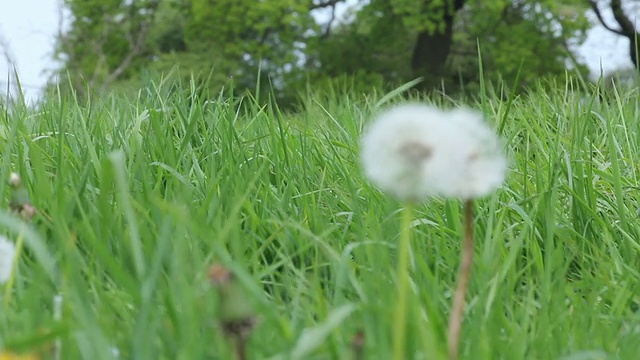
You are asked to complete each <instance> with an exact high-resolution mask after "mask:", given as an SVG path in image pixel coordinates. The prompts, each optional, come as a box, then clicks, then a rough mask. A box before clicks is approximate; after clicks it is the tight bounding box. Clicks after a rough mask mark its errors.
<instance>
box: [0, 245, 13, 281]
mask: <svg viewBox="0 0 640 360" xmlns="http://www.w3.org/2000/svg"><path fill="white" fill-rule="evenodd" d="M15 256H16V247H15V245H14V244H13V243H12V242H11V241H9V239H7V238H6V237H4V236H2V235H0V284H4V283H6V282H7V281H9V279H10V278H11V273H12V272H13V261H14V258H15Z"/></svg>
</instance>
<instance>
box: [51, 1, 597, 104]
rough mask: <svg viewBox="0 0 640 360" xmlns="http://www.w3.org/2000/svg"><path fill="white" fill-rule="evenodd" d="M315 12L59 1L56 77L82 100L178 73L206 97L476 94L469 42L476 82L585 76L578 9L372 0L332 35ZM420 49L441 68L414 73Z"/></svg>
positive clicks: (226, 4)
mask: <svg viewBox="0 0 640 360" xmlns="http://www.w3.org/2000/svg"><path fill="white" fill-rule="evenodd" d="M317 3H318V2H308V1H307V2H305V1H298V0H268V1H267V0H261V1H253V0H252V1H250V0H215V1H214V0H157V1H156V0H145V1H134V2H130V1H124V0H110V1H107V2H96V1H79V0H68V1H67V3H66V4H67V6H68V7H69V10H70V11H71V12H72V14H73V15H74V16H73V21H72V23H71V27H70V30H69V32H68V33H67V34H66V35H65V36H64V37H62V38H61V39H59V43H58V57H59V58H60V59H62V60H63V63H64V64H65V68H64V69H63V70H62V74H63V75H65V74H67V73H68V74H69V76H70V79H65V77H64V76H63V80H64V81H62V84H63V85H65V84H67V83H68V84H70V86H71V88H73V89H74V90H76V91H79V92H80V95H82V92H83V89H86V88H89V91H92V90H93V89H98V90H100V89H102V90H104V89H107V88H109V89H117V90H120V89H124V88H126V87H130V88H132V89H135V88H137V87H139V85H140V83H141V81H142V82H144V78H145V77H146V76H147V74H160V75H161V76H163V75H166V74H168V73H176V74H177V75H176V76H178V77H180V78H183V79H187V78H191V77H195V78H196V79H197V81H198V82H199V83H200V84H203V86H206V87H210V90H211V92H212V93H216V92H217V91H219V90H220V89H221V88H222V87H224V86H225V85H227V84H229V83H231V82H233V83H234V84H235V87H236V88H237V89H243V90H244V89H249V90H251V91H253V92H255V93H258V92H259V93H263V94H264V93H267V92H270V91H272V92H273V93H274V94H275V96H276V97H277V98H278V99H279V100H283V99H292V98H293V97H295V96H296V94H298V93H299V92H300V91H301V90H303V89H304V88H305V87H306V86H307V85H310V86H323V85H322V84H323V83H325V82H327V81H329V82H331V81H334V80H336V81H338V82H340V81H342V80H340V79H341V78H344V77H345V76H347V77H352V78H353V79H352V80H351V81H352V82H353V83H354V84H359V85H357V86H356V87H358V88H359V87H366V86H367V84H368V83H380V82H382V83H383V84H385V85H386V86H389V85H391V86H393V85H398V84H401V83H404V82H407V81H410V80H413V79H414V78H416V77H419V76H420V77H423V78H425V79H426V78H428V79H427V80H429V81H427V82H429V83H431V82H432V81H431V80H433V81H435V83H437V84H438V85H443V86H444V87H445V88H446V89H447V91H448V92H452V93H453V92H455V91H456V89H458V88H465V89H477V88H478V84H479V83H480V75H479V72H478V69H479V64H478V52H477V49H478V44H479V45H480V48H481V50H482V60H483V66H484V69H485V74H486V75H487V76H486V77H485V79H484V80H485V81H498V79H502V80H505V81H507V82H511V83H512V82H515V80H516V78H518V79H519V82H521V83H522V84H523V86H522V87H523V88H526V87H527V85H528V84H532V83H533V82H534V80H536V79H539V78H541V77H544V76H564V72H565V70H566V67H567V64H570V66H571V68H572V70H571V71H575V72H577V73H584V72H585V68H584V66H583V65H581V64H579V63H577V62H576V61H575V59H573V57H572V56H571V52H570V49H571V48H573V47H574V46H575V45H577V44H579V43H580V42H581V41H582V40H583V38H584V31H585V30H586V29H587V28H588V26H589V24H588V22H587V21H586V19H585V17H584V12H585V10H586V6H587V4H586V3H585V2H584V1H583V0H569V1H564V2H563V3H562V4H558V3H557V2H556V1H553V0H491V1H480V0H467V1H466V2H464V7H462V8H461V9H460V10H458V11H455V9H457V8H459V7H460V6H461V4H462V3H463V1H454V0H371V1H368V2H361V3H360V4H359V5H360V6H359V7H358V8H357V10H352V12H353V17H352V18H351V19H350V20H349V21H348V22H342V23H341V22H339V21H338V22H336V23H333V24H332V27H331V28H330V29H326V28H327V26H328V24H318V23H317V22H316V21H315V19H314V16H313V14H314V13H313V12H312V10H311V8H312V4H317ZM451 21H453V23H452V24H453V36H452V38H451V39H450V40H447V41H444V42H443V43H441V44H440V45H442V46H441V47H439V48H438V49H436V48H435V46H432V45H429V46H432V47H430V48H425V46H422V47H418V46H417V38H418V35H419V34H425V33H426V34H431V35H435V34H444V33H447V32H448V30H447V29H449V27H448V26H449V25H451ZM321 28H325V30H321ZM138 35H139V38H138V37H137V36H138ZM418 50H422V51H418ZM417 51H418V52H419V53H421V54H423V55H424V54H426V55H427V57H428V54H429V52H431V53H436V52H440V51H441V52H444V55H445V56H444V57H443V65H444V66H426V67H425V69H424V71H419V69H417V68H419V67H420V64H413V60H412V59H414V58H415V56H414V55H415V54H416V52H417ZM434 56H435V55H434ZM439 57H440V55H438V58H439ZM421 61H423V62H424V59H422V60H421ZM114 81H117V82H118V83H117V84H115V85H114V84H113V82H114ZM360 84H361V85H360ZM516 85H518V84H516ZM438 87H439V88H440V86H438ZM287 101H290V100H287Z"/></svg>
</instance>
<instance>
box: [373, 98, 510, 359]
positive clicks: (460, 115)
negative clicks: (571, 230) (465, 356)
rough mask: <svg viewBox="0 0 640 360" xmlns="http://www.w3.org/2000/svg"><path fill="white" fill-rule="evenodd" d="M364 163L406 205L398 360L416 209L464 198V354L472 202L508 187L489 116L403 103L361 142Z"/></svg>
mask: <svg viewBox="0 0 640 360" xmlns="http://www.w3.org/2000/svg"><path fill="white" fill-rule="evenodd" d="M361 151H362V153H361V156H362V164H363V166H364V171H365V175H366V176H367V177H368V178H369V180H371V182H372V183H374V184H375V185H377V186H378V187H379V188H380V189H382V190H383V191H385V192H388V193H390V194H391V195H394V196H395V197H397V198H399V199H400V200H404V201H407V204H406V206H405V208H404V211H403V213H404V216H403V219H404V220H403V223H404V224H403V226H402V230H403V231H402V232H401V235H400V241H399V244H398V276H397V279H398V301H397V304H396V319H395V321H394V341H393V352H394V356H393V358H394V359H396V360H400V359H404V341H405V339H404V333H405V331H406V316H407V305H406V304H407V301H408V300H407V298H408V295H407V294H408V292H409V273H408V270H407V267H408V261H409V260H408V259H409V253H410V247H411V245H410V240H409V238H410V234H409V228H410V223H411V204H412V203H413V202H418V201H421V200H424V199H425V198H427V197H430V196H444V197H453V198H460V199H462V200H464V220H463V221H464V227H463V228H464V242H463V245H462V256H461V261H460V270H459V273H458V285H457V287H456V291H455V293H454V299H453V304H452V307H451V312H450V316H449V332H448V346H449V358H450V359H452V360H456V359H457V358H458V353H459V343H460V334H461V328H462V318H463V315H464V312H463V310H464V303H465V294H466V291H467V286H468V283H469V279H470V278H471V266H472V264H473V199H475V198H477V197H481V196H485V195H488V194H489V193H490V192H492V191H494V190H496V189H497V188H498V187H500V185H501V184H502V182H503V181H504V177H505V173H506V170H507V160H506V158H505V156H504V154H503V153H502V151H501V146H500V141H499V139H498V137H497V136H496V134H495V133H494V132H493V131H492V130H491V129H490V128H489V127H488V126H487V124H485V122H484V121H483V118H482V114H480V113H479V112H476V111H473V110H471V109H466V108H465V109H456V110H450V111H445V110H439V109H436V108H433V107H430V106H427V105H420V104H404V105H400V106H396V107H394V108H392V109H390V110H387V111H385V112H383V113H382V114H380V115H379V116H378V118H377V119H376V121H375V122H374V123H373V124H372V125H371V126H370V127H369V129H368V130H367V131H366V132H365V134H364V135H363V137H362V149H361Z"/></svg>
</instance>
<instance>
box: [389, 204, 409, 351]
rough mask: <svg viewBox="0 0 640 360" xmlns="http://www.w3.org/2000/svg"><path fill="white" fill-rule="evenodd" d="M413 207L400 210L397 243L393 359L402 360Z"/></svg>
mask: <svg viewBox="0 0 640 360" xmlns="http://www.w3.org/2000/svg"><path fill="white" fill-rule="evenodd" d="M412 216H413V205H412V204H406V205H405V207H404V209H403V210H402V215H401V217H402V222H401V230H400V241H399V243H398V264H397V266H398V268H397V275H396V277H397V279H396V282H397V284H398V298H397V302H396V307H395V310H396V315H395V318H394V324H393V359H394V360H403V359H404V352H405V345H406V343H407V342H406V333H407V313H408V310H409V309H408V308H407V304H408V303H409V301H408V300H409V290H410V289H409V258H410V253H411V220H412Z"/></svg>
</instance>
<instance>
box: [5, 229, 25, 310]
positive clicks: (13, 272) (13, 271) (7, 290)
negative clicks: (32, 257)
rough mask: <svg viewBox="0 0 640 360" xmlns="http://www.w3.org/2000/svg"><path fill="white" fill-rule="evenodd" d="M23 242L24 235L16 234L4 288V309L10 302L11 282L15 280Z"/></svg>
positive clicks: (7, 307) (6, 308)
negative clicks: (14, 249)
mask: <svg viewBox="0 0 640 360" xmlns="http://www.w3.org/2000/svg"><path fill="white" fill-rule="evenodd" d="M23 242H24V237H23V236H22V233H20V235H19V236H18V240H16V253H15V256H14V257H13V263H12V265H11V267H12V269H11V275H9V280H8V281H7V284H6V285H5V288H4V309H5V311H6V310H8V309H9V303H10V302H11V294H12V293H13V283H14V282H15V279H16V275H17V273H18V260H19V259H20V253H22V244H23Z"/></svg>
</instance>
